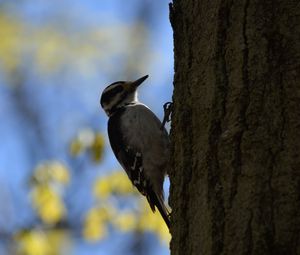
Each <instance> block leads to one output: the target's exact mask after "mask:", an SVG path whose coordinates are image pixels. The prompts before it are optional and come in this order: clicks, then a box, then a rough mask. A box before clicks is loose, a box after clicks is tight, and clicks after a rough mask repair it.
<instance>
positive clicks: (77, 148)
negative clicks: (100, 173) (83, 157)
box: [69, 138, 84, 156]
mask: <svg viewBox="0 0 300 255" xmlns="http://www.w3.org/2000/svg"><path fill="white" fill-rule="evenodd" d="M69 150H70V153H71V155H72V156H78V155H79V154H80V153H81V152H83V150H84V147H83V145H82V143H81V142H80V141H79V140H78V139H77V138H75V139H73V140H72V141H71V144H70V148H69Z"/></svg>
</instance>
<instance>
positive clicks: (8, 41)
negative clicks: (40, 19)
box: [0, 14, 22, 72]
mask: <svg viewBox="0 0 300 255" xmlns="http://www.w3.org/2000/svg"><path fill="white" fill-rule="evenodd" d="M21 37H22V26H21V22H19V21H18V20H15V19H11V18H9V17H8V16H6V15H4V14H0V38H1V39H0V64H1V67H2V68H4V70H5V71H7V72H12V71H14V70H15V69H16V67H17V66H18V65H19V64H20V62H21V51H22V48H21V47H22V40H21Z"/></svg>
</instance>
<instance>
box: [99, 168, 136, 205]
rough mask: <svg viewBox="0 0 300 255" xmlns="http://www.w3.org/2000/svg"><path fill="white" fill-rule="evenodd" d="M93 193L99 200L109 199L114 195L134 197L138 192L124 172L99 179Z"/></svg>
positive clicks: (116, 172) (117, 172)
mask: <svg viewBox="0 0 300 255" xmlns="http://www.w3.org/2000/svg"><path fill="white" fill-rule="evenodd" d="M93 193H94V196H95V197H96V198H98V199H107V198H108V197H109V196H110V195H113V194H118V195H132V194H136V191H135V190H134V188H133V186H132V184H131V182H130V181H129V180H128V177H127V175H126V174H125V173H124V171H115V172H113V173H111V174H110V175H107V176H102V177H99V178H98V179H97V180H96V181H95V183H94V188H93Z"/></svg>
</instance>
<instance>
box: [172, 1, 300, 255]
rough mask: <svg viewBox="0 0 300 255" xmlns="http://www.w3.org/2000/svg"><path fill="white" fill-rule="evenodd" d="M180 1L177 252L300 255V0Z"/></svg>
mask: <svg viewBox="0 0 300 255" xmlns="http://www.w3.org/2000/svg"><path fill="white" fill-rule="evenodd" d="M173 2H174V3H173V5H172V4H170V20H171V23H172V26H173V30H174V54H175V78H174V96H173V101H174V112H173V117H172V128H171V137H172V164H173V170H172V172H171V173H170V180H171V193H170V205H171V207H172V210H173V211H172V227H171V233H172V236H173V238H172V241H171V254H173V255H185V254H186V255H192V254H197V255H202V254H203V255H210V254H212V255H220V254H234V255H240V254H241V255H242V254H243V255H244V254H245V255H246V254H247V255H250V254H253V255H259V254H270V255H276V254H278V255H279V254H282V255H294V254H298V255H299V254H300V235H299V234H300V10H299V9H300V4H299V0H283V1H279V0H272V1H271V0H265V1H262V0H253V1H249V0H240V1H239V0H236V1H234V0H231V1H230V0H201V1H200V0H199V1H194V0H174V1H173Z"/></svg>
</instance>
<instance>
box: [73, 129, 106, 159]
mask: <svg viewBox="0 0 300 255" xmlns="http://www.w3.org/2000/svg"><path fill="white" fill-rule="evenodd" d="M104 146H105V139H104V137H103V134H101V133H99V132H95V131H93V130H92V129H90V128H85V129H82V130H81V131H80V132H79V133H78V134H77V136H76V137H75V138H74V139H73V140H72V141H71V143H70V147H69V150H70V153H71V155H73V156H78V155H79V154H80V153H82V152H84V151H86V150H88V152H89V153H90V155H91V157H92V159H93V161H95V162H100V161H101V160H102V158H103V152H104Z"/></svg>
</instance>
